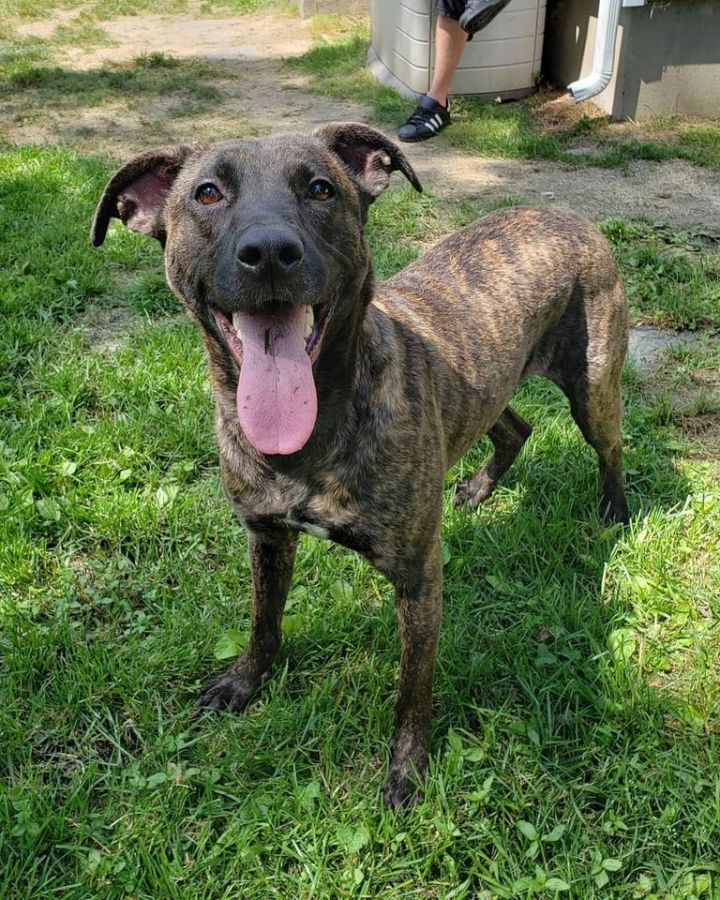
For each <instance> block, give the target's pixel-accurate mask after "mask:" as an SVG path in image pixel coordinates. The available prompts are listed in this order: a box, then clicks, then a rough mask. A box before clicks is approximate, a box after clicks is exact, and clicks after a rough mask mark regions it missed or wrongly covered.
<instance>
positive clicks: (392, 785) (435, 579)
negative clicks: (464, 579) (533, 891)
mask: <svg viewBox="0 0 720 900" xmlns="http://www.w3.org/2000/svg"><path fill="white" fill-rule="evenodd" d="M413 569H414V571H410V572H404V573H403V574H402V575H401V576H400V577H398V578H397V579H393V580H394V581H395V590H396V605H397V618H398V626H399V629H400V642H401V648H402V656H401V661H400V684H399V687H398V695H397V700H396V702H395V738H394V741H393V748H392V758H391V760H390V772H389V774H388V779H387V782H386V784H385V803H386V804H387V805H388V806H389V807H390V809H397V808H398V807H399V806H401V805H402V804H403V803H406V802H408V801H409V800H411V799H414V798H415V797H416V796H417V795H418V794H419V793H421V788H420V783H421V782H422V780H423V779H424V777H425V774H426V772H427V762H428V756H429V754H430V717H431V707H432V682H433V674H434V671H435V654H436V652H437V643H438V637H439V634H440V622H441V619H442V564H441V561H440V542H439V539H437V538H436V539H435V541H434V543H433V544H432V545H431V546H430V547H429V548H428V554H427V556H425V557H424V559H423V560H422V561H421V563H420V564H419V565H417V566H413Z"/></svg>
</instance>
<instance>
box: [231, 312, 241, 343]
mask: <svg viewBox="0 0 720 900" xmlns="http://www.w3.org/2000/svg"><path fill="white" fill-rule="evenodd" d="M232 323H233V328H234V329H235V333H236V334H237V336H238V337H239V338H242V334H241V332H240V324H241V318H240V313H239V312H234V313H233V317H232Z"/></svg>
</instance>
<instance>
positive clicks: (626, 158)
mask: <svg viewBox="0 0 720 900" xmlns="http://www.w3.org/2000/svg"><path fill="white" fill-rule="evenodd" d="M368 41H369V33H368V30H367V27H366V26H365V25H363V24H362V23H357V24H356V25H355V27H354V28H353V29H352V30H350V31H349V33H348V32H345V33H342V32H340V33H336V34H333V35H331V36H330V38H328V37H327V36H323V37H321V38H320V40H319V41H318V43H317V44H316V46H315V47H313V48H312V49H311V50H309V51H308V52H307V53H305V54H304V55H303V56H301V57H298V58H295V59H289V60H288V61H287V65H288V66H290V67H292V68H294V69H295V70H297V71H300V72H302V73H304V74H305V75H306V76H308V78H309V80H310V85H311V87H312V89H313V90H315V91H317V92H318V93H321V94H325V95H327V96H330V97H338V98H344V99H353V100H357V101H358V102H361V103H366V104H369V105H370V106H371V107H372V108H373V113H374V115H375V117H376V118H377V120H378V121H380V122H383V123H385V124H388V125H389V124H394V125H398V124H399V123H401V122H402V121H404V120H405V119H406V118H407V116H408V114H409V112H410V109H411V105H410V104H409V103H408V102H407V101H405V100H403V99H402V98H401V97H400V96H399V95H398V94H397V93H396V92H395V91H393V90H391V89H390V88H386V87H383V86H382V85H380V84H379V83H378V82H377V81H376V80H375V78H374V77H373V76H372V75H371V74H370V73H369V72H368V70H367V68H366V54H367V47H368ZM537 110H538V104H537V101H536V99H535V98H529V99H528V100H526V101H520V102H517V103H506V104H500V103H490V102H485V101H481V100H473V99H470V98H459V99H458V100H457V101H456V102H455V103H454V104H453V125H452V127H451V128H449V129H447V131H444V132H443V133H442V135H440V136H439V138H438V139H439V140H440V141H441V142H445V143H447V144H448V145H449V146H453V147H459V148H462V149H464V150H468V151H471V152H475V153H479V154H482V155H485V156H494V157H508V158H515V159H548V160H562V161H563V162H566V163H571V164H575V165H591V166H612V167H620V168H622V167H626V166H627V165H628V163H630V162H632V161H634V160H639V159H647V160H655V161H658V160H665V159H673V158H680V159H686V160H688V161H690V162H694V163H696V164H698V165H703V166H708V167H710V168H714V169H720V120H713V121H708V122H705V123H703V124H697V123H691V122H684V121H682V120H679V119H678V120H675V119H672V118H669V117H663V118H662V119H658V120H657V121H656V122H655V123H652V122H651V123H647V124H646V125H645V126H644V127H645V128H646V129H648V130H650V131H651V130H652V128H653V127H655V128H656V130H658V131H659V130H660V128H661V127H662V129H663V130H664V132H669V136H667V135H666V134H663V136H662V137H658V138H655V137H652V136H645V137H642V138H640V137H637V136H633V135H632V134H628V133H627V129H626V130H625V131H622V132H617V130H614V129H613V126H612V125H611V124H610V123H608V122H607V121H606V120H605V119H600V118H589V117H582V118H581V119H579V120H578V121H577V122H575V123H573V124H572V125H568V126H567V127H565V128H563V129H559V130H556V131H552V132H550V131H548V130H546V129H544V128H543V125H542V122H541V121H540V120H539V119H538V117H537ZM578 145H582V146H584V147H588V146H589V149H590V151H591V152H589V153H587V154H582V155H575V154H573V153H570V152H568V151H570V150H572V149H573V148H576V147H578Z"/></svg>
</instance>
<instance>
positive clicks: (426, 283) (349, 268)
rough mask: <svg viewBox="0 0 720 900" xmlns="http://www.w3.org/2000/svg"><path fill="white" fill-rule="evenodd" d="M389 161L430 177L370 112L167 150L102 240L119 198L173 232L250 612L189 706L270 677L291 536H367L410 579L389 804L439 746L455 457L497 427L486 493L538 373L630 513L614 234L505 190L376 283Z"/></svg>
mask: <svg viewBox="0 0 720 900" xmlns="http://www.w3.org/2000/svg"><path fill="white" fill-rule="evenodd" d="M395 170H399V171H400V172H402V173H403V174H404V175H405V176H406V177H407V178H408V179H409V181H410V182H411V183H412V185H413V186H414V187H415V188H416V189H417V190H418V191H420V190H421V187H420V184H419V182H418V179H417V177H416V175H415V173H414V172H413V170H412V168H411V166H410V164H409V163H408V161H407V159H406V158H405V157H404V156H403V154H402V153H401V152H400V150H399V149H398V148H397V147H396V146H395V145H394V144H393V143H392V142H391V141H389V140H388V139H387V138H386V137H385V136H384V135H382V134H380V133H379V132H377V131H375V130H374V129H372V128H369V127H367V126H365V125H357V124H333V125H328V126H325V127H322V128H319V129H317V130H316V131H314V132H313V134H312V135H311V136H309V137H304V136H291V137H281V138H277V139H273V140H263V141H257V142H256V141H240V140H238V141H227V142H225V143H221V144H216V145H214V146H211V147H207V148H200V147H192V146H178V147H174V148H169V149H160V150H154V151H150V152H147V153H144V154H142V155H141V156H138V157H136V158H135V159H133V160H131V161H130V162H129V163H128V164H127V165H126V166H125V167H124V168H122V169H121V170H120V171H119V172H118V173H117V174H116V175H115V176H114V177H113V178H112V180H111V181H110V183H109V184H108V186H107V189H106V190H105V193H104V195H103V197H102V199H101V201H100V204H99V206H98V209H97V212H96V215H95V220H94V223H93V227H92V240H93V242H94V244H95V245H99V244H101V243H102V242H103V240H104V238H105V235H106V232H107V228H108V223H109V220H110V219H111V218H112V217H117V218H120V219H121V220H122V221H123V222H124V224H125V225H126V226H127V227H128V228H131V229H133V230H135V231H140V232H143V233H144V234H147V235H150V236H152V237H154V238H157V239H158V240H159V241H160V243H161V244H162V245H163V246H164V248H165V265H166V273H167V279H168V282H169V284H170V286H171V287H172V289H173V291H174V292H175V293H176V294H177V296H178V297H179V298H180V299H181V300H182V301H183V302H184V304H185V305H186V307H187V309H188V310H189V312H190V315H191V316H192V318H193V319H194V320H195V321H196V322H197V323H198V324H199V326H200V328H201V330H202V335H203V338H204V341H205V346H206V349H207V354H208V358H209V362H210V372H211V377H212V383H213V389H214V394H215V403H216V431H217V438H218V444H219V448H220V466H221V473H222V479H223V483H224V486H225V491H226V492H227V495H228V497H229V498H230V501H231V503H232V505H233V507H234V509H235V512H236V513H237V516H238V517H239V519H240V521H241V522H242V523H243V524H244V526H245V527H246V529H247V532H248V540H249V555H250V563H251V567H252V579H253V607H252V628H251V633H250V639H249V642H248V646H247V649H246V650H245V652H244V653H243V654H242V656H241V657H240V658H239V659H238V660H237V661H236V662H235V663H234V664H233V665H232V666H230V668H229V669H228V670H227V671H225V672H224V673H222V674H221V675H219V676H218V677H216V678H214V679H213V680H212V681H210V682H209V683H208V684H207V685H206V686H205V688H204V690H203V692H202V695H201V697H200V704H201V705H202V706H204V707H210V708H212V709H228V710H232V711H240V710H242V709H243V708H244V707H245V706H246V704H247V703H248V701H249V700H250V698H251V697H252V695H253V694H254V693H255V692H256V690H257V689H258V688H259V687H260V685H261V684H262V682H263V680H264V679H265V678H266V676H267V674H268V671H269V670H270V667H271V664H272V662H273V659H274V658H275V656H276V654H277V652H278V648H279V646H280V633H281V617H282V613H283V606H284V604H285V599H286V597H287V593H288V589H289V586H290V580H291V576H292V570H293V560H294V557H295V549H296V546H297V539H298V531H306V532H309V533H310V534H312V535H315V536H317V537H323V538H329V539H330V540H333V541H336V542H337V543H339V544H342V545H344V546H346V547H350V548H351V549H353V550H356V551H358V552H359V553H361V554H362V555H363V556H364V557H365V558H366V559H368V560H369V561H370V562H371V563H372V564H373V565H374V566H376V567H377V568H378V569H379V570H380V572H382V573H383V574H384V575H385V576H386V577H387V578H388V579H389V580H390V581H391V582H392V584H393V585H394V587H395V590H396V597H397V617H398V622H399V629H400V638H401V642H402V660H401V668H400V684H399V692H398V696H397V701H396V707H395V708H396V726H395V737H394V743H393V748H392V759H391V762H390V771H389V777H388V780H387V783H386V787H385V800H386V802H387V804H388V805H389V806H390V807H393V808H394V807H397V806H399V805H400V804H402V803H404V802H405V801H407V800H408V799H410V798H411V797H413V796H414V795H415V794H416V792H417V791H418V782H419V780H420V779H421V778H422V776H423V775H424V774H425V772H426V768H427V760H428V752H429V749H430V708H431V690H432V680H433V669H434V663H435V653H436V647H437V641H438V632H439V629H440V619H441V609H442V596H441V584H442V565H441V561H440V549H439V548H440V542H439V532H440V520H441V514H442V495H443V484H444V475H445V471H446V470H447V468H448V467H449V466H451V465H452V464H453V463H454V462H455V461H456V460H458V459H459V458H460V457H461V456H462V454H463V453H464V452H465V451H466V450H467V449H468V448H469V447H471V446H472V445H473V444H474V443H475V442H476V441H477V440H478V439H479V438H480V436H482V435H484V434H488V435H489V437H490V440H491V441H492V443H493V445H494V454H493V456H492V458H491V459H490V460H489V462H488V463H487V464H486V465H485V466H484V467H483V468H481V469H480V470H479V471H478V472H477V473H476V474H475V475H473V476H471V477H470V478H467V479H466V480H465V481H464V482H463V483H462V484H461V485H460V486H459V488H458V491H457V494H456V497H455V502H456V503H458V502H460V501H466V502H468V503H469V504H470V505H472V506H475V505H476V504H478V503H480V502H482V501H483V500H485V499H486V498H487V497H488V496H489V495H490V494H491V493H492V491H493V488H494V487H495V485H496V484H497V482H498V479H499V478H500V476H501V475H502V474H503V472H505V471H506V469H507V468H508V466H509V465H510V464H511V462H512V461H513V459H514V458H515V456H516V455H517V453H518V451H519V450H520V448H521V447H522V445H523V443H524V442H525V440H526V439H527V437H528V435H529V434H530V430H531V428H530V425H529V424H528V423H527V422H525V421H524V420H523V419H522V418H521V417H520V416H519V415H518V414H517V413H516V412H514V411H513V410H512V409H511V407H510V406H509V405H508V404H509V401H510V399H511V398H512V396H513V394H514V392H515V390H516V388H517V387H518V385H519V384H520V382H521V381H522V380H523V379H524V378H525V377H526V376H528V375H533V374H537V375H545V376H546V377H547V378H550V379H551V380H552V381H554V382H555V383H556V384H558V385H559V386H560V387H561V388H562V390H563V391H564V392H565V393H566V394H567V396H568V398H569V400H570V409H571V412H572V415H573V417H574V418H575V421H576V422H577V424H578V425H579V426H580V430H581V431H582V433H583V435H584V436H585V439H586V440H587V441H588V443H589V444H590V445H591V446H592V447H593V448H594V449H595V451H596V452H597V455H598V458H599V463H600V480H601V487H602V500H601V512H602V515H603V516H604V517H605V519H606V520H608V521H610V522H625V521H627V518H628V512H627V505H626V502H625V495H624V489H623V474H622V467H621V447H620V430H619V427H620V418H621V400H620V370H621V367H622V363H623V358H624V356H625V350H626V344H627V310H626V304H625V298H624V292H623V286H622V282H621V279H620V275H619V273H618V269H617V267H616V265H615V262H614V260H613V257H612V254H611V252H610V249H609V248H608V245H607V243H606V242H605V240H604V239H603V238H602V237H601V235H600V234H599V233H598V232H597V231H596V230H595V229H594V228H593V227H592V226H591V225H590V224H588V223H587V222H585V221H584V220H582V219H581V218H578V217H577V216H575V215H572V214H570V213H568V212H561V211H554V210H547V209H524V208H516V209H506V210H502V211H500V212H495V213H493V214H491V215H489V216H487V217H486V218H484V219H482V220H481V221H479V222H477V223H475V224H473V225H471V226H469V227H467V228H465V229H463V230H462V231H460V232H458V233H457V234H454V235H453V236H451V237H449V238H447V239H445V240H443V241H441V242H440V243H439V244H438V245H437V246H436V247H434V248H433V249H432V250H431V251H429V252H428V253H426V254H425V255H424V256H423V257H422V258H421V259H419V260H418V261H417V262H414V263H413V264H412V265H410V266H408V267H407V268H406V269H405V270H404V271H403V272H401V273H400V274H398V275H396V276H395V277H394V278H391V279H390V280H389V281H387V282H385V283H384V284H381V285H378V286H376V285H375V283H374V279H373V274H372V266H371V261H370V253H369V251H368V245H367V242H366V239H365V236H364V234H363V226H364V225H365V221H366V218H367V212H368V207H369V206H370V204H371V203H372V202H373V201H374V200H375V198H376V197H378V196H379V195H380V194H381V193H382V192H383V191H384V190H385V188H386V187H387V185H388V182H389V179H390V175H391V173H392V172H393V171H395Z"/></svg>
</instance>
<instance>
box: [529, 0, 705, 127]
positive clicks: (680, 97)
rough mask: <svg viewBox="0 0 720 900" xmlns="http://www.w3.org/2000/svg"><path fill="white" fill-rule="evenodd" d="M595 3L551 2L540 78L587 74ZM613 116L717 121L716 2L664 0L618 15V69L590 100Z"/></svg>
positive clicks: (586, 0) (568, 78)
mask: <svg viewBox="0 0 720 900" xmlns="http://www.w3.org/2000/svg"><path fill="white" fill-rule="evenodd" d="M597 10H598V0H548V14H547V23H546V29H545V50H544V55H543V74H544V75H545V76H546V77H548V78H550V79H551V80H552V81H554V82H557V83H558V84H561V85H568V84H569V83H570V82H571V81H575V80H576V79H578V78H582V77H584V76H585V75H588V74H589V73H590V72H591V71H592V62H593V48H594V43H595V28H596V25H597ZM593 102H595V103H597V104H598V106H600V107H601V108H602V109H604V110H605V111H606V112H607V113H609V114H610V115H611V116H612V117H613V118H615V119H626V118H631V119H643V118H648V117H649V116H653V115H668V114H676V113H679V114H684V115H695V116H707V117H719V116H720V2H718V0H695V2H690V3H688V2H682V0H666V2H664V3H653V4H651V5H646V6H638V7H626V8H623V9H622V10H621V12H620V28H619V32H618V39H617V46H616V48H615V70H614V74H613V77H612V80H611V82H610V84H609V85H608V86H607V87H606V88H605V90H604V91H602V93H600V94H598V95H597V97H594V98H593Z"/></svg>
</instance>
